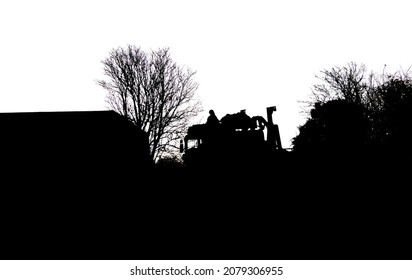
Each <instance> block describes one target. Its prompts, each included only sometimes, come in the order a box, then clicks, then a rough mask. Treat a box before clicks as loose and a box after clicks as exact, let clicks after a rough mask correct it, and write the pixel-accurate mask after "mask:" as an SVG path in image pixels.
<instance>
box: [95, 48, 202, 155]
mask: <svg viewBox="0 0 412 280" xmlns="http://www.w3.org/2000/svg"><path fill="white" fill-rule="evenodd" d="M102 63H103V66H104V68H103V70H104V74H105V75H106V76H107V77H108V80H103V79H102V80H98V81H97V83H98V84H99V85H100V86H102V87H103V88H104V89H106V90H107V91H108V94H107V102H108V103H109V104H110V106H111V108H112V109H113V110H115V111H116V112H118V113H120V114H121V115H124V116H126V117H128V118H129V119H130V120H131V121H132V122H133V123H134V124H135V125H137V126H138V127H140V128H141V129H143V130H144V131H146V132H147V134H148V137H149V144H150V155H151V157H152V158H153V159H154V160H155V161H156V160H158V159H159V158H161V157H162V156H164V155H170V154H174V153H175V151H177V149H178V144H179V143H178V140H179V139H181V138H182V137H183V133H184V132H185V131H186V128H187V126H188V123H189V120H190V119H191V118H192V117H194V116H196V115H197V114H198V113H199V112H200V111H201V103H200V101H199V100H197V99H196V97H195V92H196V89H197V87H198V84H197V83H196V82H195V81H194V75H195V73H196V72H195V71H192V70H190V69H188V68H184V67H181V66H178V65H177V64H176V63H175V62H174V61H173V60H172V59H171V57H170V51H169V49H168V48H163V49H159V50H157V51H151V52H149V53H147V52H144V51H142V50H141V49H140V48H139V47H136V46H133V45H128V46H127V47H125V48H122V47H119V48H117V49H113V50H112V51H111V52H110V53H109V56H108V57H107V58H106V59H105V60H103V61H102ZM125 144H128V143H125Z"/></svg>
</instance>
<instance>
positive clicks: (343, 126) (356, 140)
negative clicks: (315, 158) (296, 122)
mask: <svg viewBox="0 0 412 280" xmlns="http://www.w3.org/2000/svg"><path fill="white" fill-rule="evenodd" d="M310 115H311V117H310V119H309V120H308V121H307V122H306V123H305V124H304V125H303V126H301V127H300V128H299V135H297V136H296V137H295V138H293V140H292V143H293V146H294V150H295V151H298V152H305V153H318V154H319V153H320V154H324V155H325V154H329V155H339V156H348V155H352V154H354V153H359V152H360V151H361V150H362V149H364V148H365V144H366V143H367V135H368V119H367V117H366V112H365V110H364V107H363V106H361V105H360V104H356V103H352V102H348V101H346V100H344V99H335V100H330V101H327V102H325V103H321V102H317V103H316V104H315V106H314V108H313V109H312V110H311V112H310Z"/></svg>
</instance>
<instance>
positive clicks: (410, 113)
mask: <svg viewBox="0 0 412 280" xmlns="http://www.w3.org/2000/svg"><path fill="white" fill-rule="evenodd" d="M321 73H322V74H323V76H321V77H320V79H321V80H322V83H320V84H317V85H315V86H314V87H313V90H312V93H313V98H312V100H311V101H310V102H308V104H309V107H310V108H311V110H310V111H309V112H310V115H309V118H308V120H307V122H306V123H305V124H304V125H302V126H301V127H300V128H299V135H297V136H296V137H295V138H294V139H293V140H292V144H293V146H294V150H295V151H301V152H320V153H322V152H325V151H327V150H335V151H336V150H337V149H339V150H340V151H341V152H344V153H348V152H349V151H351V152H352V153H353V152H355V151H356V152H357V153H359V152H360V151H361V150H360V148H362V150H364V151H368V152H375V153H381V154H382V153H383V154H385V155H387V154H391V155H397V156H402V157H405V156H406V157H411V156H412V147H411V145H410V143H411V141H412V128H411V125H410V124H411V122H412V77H411V75H410V73H409V71H397V72H395V73H393V74H388V73H386V72H385V71H383V73H382V74H379V75H378V74H376V73H373V72H371V73H370V74H366V67H365V66H364V65H363V64H360V65H358V64H356V63H354V62H351V63H349V64H348V65H347V66H345V67H333V68H332V69H331V70H323V71H321ZM318 78H319V77H318ZM332 147H333V149H332Z"/></svg>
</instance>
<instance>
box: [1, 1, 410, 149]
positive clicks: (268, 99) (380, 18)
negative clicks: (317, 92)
mask: <svg viewBox="0 0 412 280" xmlns="http://www.w3.org/2000/svg"><path fill="white" fill-rule="evenodd" d="M408 2H410V1H407V0H405V1H402V0H391V1H381V0H375V1H364V0H345V1H333V0H312V1H308V0H295V1H276V0H268V1H265V0H248V1H242V0H234V1H227V0H208V1H195V0H144V1H139V0H99V1H91V0H70V1H68V0H67V1H62V0H60V1H56V0H54V1H52V0H50V1H48V0H36V1H32V0H0V38H1V41H0V42H1V43H0V112H23V111H60V110H105V109H109V108H108V107H107V104H106V103H105V101H104V100H105V91H104V90H103V89H102V88H100V87H99V86H98V85H97V84H96V82H95V80H96V79H100V78H103V77H104V76H103V74H102V64H101V60H103V59H104V58H105V57H107V55H108V53H109V51H110V50H111V49H112V48H116V47H118V46H126V44H133V45H136V46H140V47H141V48H142V49H144V50H150V49H158V48H159V47H170V49H171V56H172V58H173V59H174V60H175V61H176V62H177V63H178V64H180V65H186V66H188V67H190V68H191V69H193V70H196V71H197V74H196V76H195V80H196V81H197V82H198V83H199V89H198V91H197V93H198V95H199V97H200V98H201V99H202V101H203V107H204V109H205V110H204V112H203V113H202V115H201V116H200V117H201V118H202V119H203V120H206V117H207V111H208V110H209V109H214V110H215V112H216V114H217V116H218V117H219V118H221V117H223V116H224V115H225V114H227V113H236V112H238V111H239V110H241V109H246V113H247V114H249V115H250V116H254V115H262V116H264V117H266V111H265V108H266V107H267V106H272V105H276V106H277V108H278V111H277V112H276V113H275V115H274V120H275V122H276V123H278V124H279V128H280V134H281V137H282V142H283V145H284V146H285V147H288V146H290V143H289V141H290V139H291V138H292V137H294V136H296V134H297V131H298V130H297V127H298V126H299V125H301V124H303V123H304V121H305V118H304V116H303V115H302V114H301V113H300V112H301V108H300V106H301V104H300V103H299V101H305V100H308V96H309V95H310V93H311V86H312V85H313V84H314V83H316V82H317V80H316V78H315V75H316V74H318V73H319V71H320V70H322V69H325V68H326V69H330V67H332V66H337V65H345V64H346V63H348V62H350V61H355V62H358V63H364V64H365V65H366V66H367V68H368V69H369V70H374V71H381V70H382V69H383V66H384V65H385V64H386V65H388V67H389V69H391V68H392V69H395V70H398V69H400V67H402V68H408V67H409V66H411V65H412V38H411V32H410V31H411V27H412V21H411V15H410V13H411V9H410V8H411V7H410V4H408ZM410 3H411V2H410Z"/></svg>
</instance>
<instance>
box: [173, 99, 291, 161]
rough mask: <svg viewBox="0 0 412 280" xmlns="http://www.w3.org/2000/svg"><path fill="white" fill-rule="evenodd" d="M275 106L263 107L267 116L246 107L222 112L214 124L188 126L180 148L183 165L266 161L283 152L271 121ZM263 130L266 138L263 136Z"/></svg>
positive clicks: (277, 130) (276, 128)
mask: <svg viewBox="0 0 412 280" xmlns="http://www.w3.org/2000/svg"><path fill="white" fill-rule="evenodd" d="M274 111H276V106H271V107H267V108H266V112H267V119H265V118H263V117H262V116H254V117H250V116H248V115H247V114H246V110H241V111H240V112H239V113H236V114H227V115H225V116H224V117H223V118H222V119H221V120H220V122H219V123H218V124H214V125H210V124H208V123H205V124H197V125H193V126H191V127H189V129H188V133H187V135H186V136H185V137H184V140H181V141H180V152H181V153H183V161H184V163H185V165H187V166H205V167H207V166H234V165H238V166H242V165H243V166H249V165H261V164H267V163H269V162H271V161H273V160H274V156H276V155H278V154H281V153H283V152H285V151H286V150H285V149H283V148H282V143H281V139H280V134H279V127H278V125H277V124H274V123H273V118H272V114H273V112H274ZM265 134H266V138H265Z"/></svg>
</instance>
